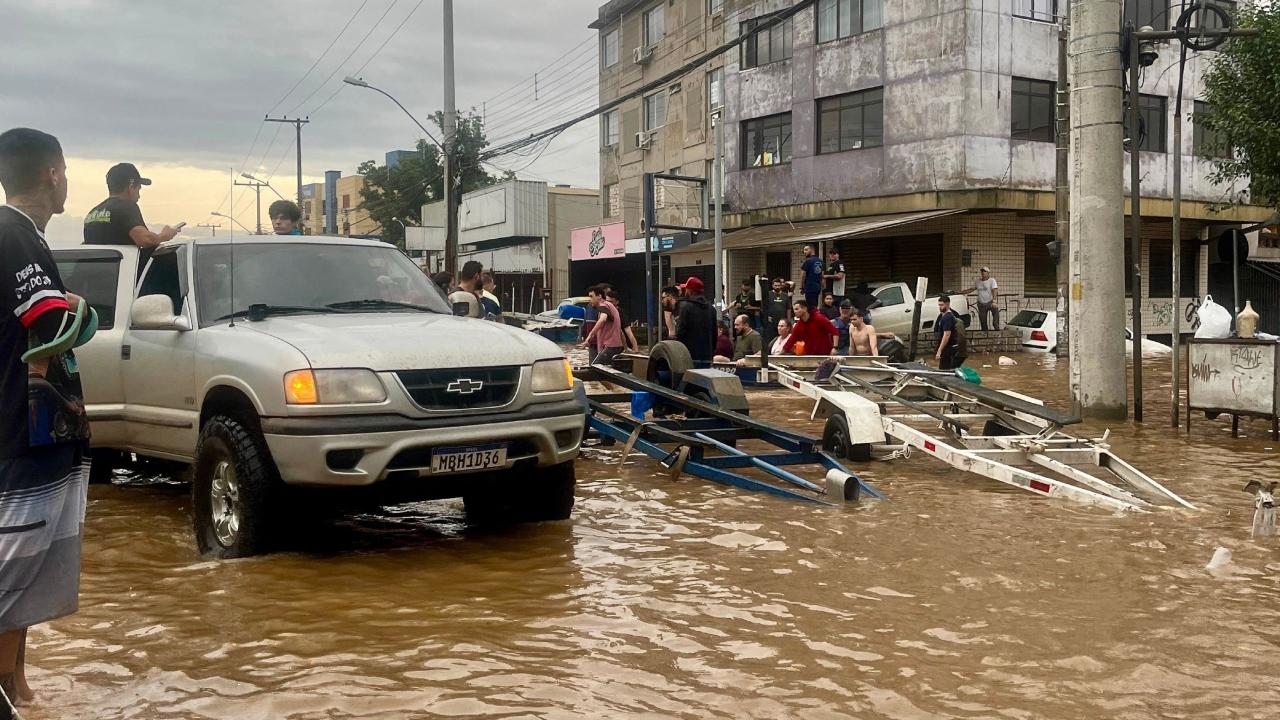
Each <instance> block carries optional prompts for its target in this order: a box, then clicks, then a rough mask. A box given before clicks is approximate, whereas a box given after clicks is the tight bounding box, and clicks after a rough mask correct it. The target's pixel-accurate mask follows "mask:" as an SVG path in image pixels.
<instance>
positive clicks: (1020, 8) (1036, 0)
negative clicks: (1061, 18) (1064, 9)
mask: <svg viewBox="0 0 1280 720" xmlns="http://www.w3.org/2000/svg"><path fill="white" fill-rule="evenodd" d="M1013 16H1014V17H1020V18H1026V19H1028V20H1042V21H1044V22H1053V21H1054V20H1056V19H1057V16H1058V0H1013Z"/></svg>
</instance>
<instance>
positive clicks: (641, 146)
mask: <svg viewBox="0 0 1280 720" xmlns="http://www.w3.org/2000/svg"><path fill="white" fill-rule="evenodd" d="M652 144H653V134H652V133H650V132H649V131H647V130H641V131H640V132H638V133H636V149H638V150H648V149H649V146H650V145H652Z"/></svg>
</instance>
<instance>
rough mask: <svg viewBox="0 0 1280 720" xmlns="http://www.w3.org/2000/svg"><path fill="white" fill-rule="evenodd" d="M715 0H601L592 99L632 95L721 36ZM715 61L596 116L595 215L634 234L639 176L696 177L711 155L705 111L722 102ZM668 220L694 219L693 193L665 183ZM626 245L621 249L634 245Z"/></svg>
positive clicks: (662, 200) (663, 205) (706, 170)
mask: <svg viewBox="0 0 1280 720" xmlns="http://www.w3.org/2000/svg"><path fill="white" fill-rule="evenodd" d="M727 5H728V3H726V2H724V0H656V1H655V0H611V2H608V3H606V4H604V5H602V6H601V7H600V10H599V16H598V17H597V19H596V20H595V22H593V23H591V25H590V27H591V28H593V29H595V30H597V31H598V32H599V35H600V100H601V102H602V103H606V102H610V101H612V100H614V99H616V98H618V97H620V96H622V95H625V94H626V93H629V92H632V91H634V90H635V89H636V88H638V87H641V86H643V85H644V84H646V83H649V82H651V81H653V80H655V79H657V78H659V77H661V76H663V75H665V74H667V73H669V72H671V71H672V70H675V69H676V68H678V67H680V66H681V65H683V64H684V63H686V62H688V61H689V60H690V59H691V58H693V57H696V56H697V55H699V54H701V53H704V52H706V51H707V50H709V49H711V48H714V47H715V46H717V45H719V44H721V43H722V42H724V36H725V30H726V27H727V24H726V20H725V18H726V17H728V10H727ZM722 65H723V62H722V61H716V62H713V63H710V64H708V65H706V66H704V67H702V68H700V69H698V70H696V71H694V72H693V73H692V74H690V75H688V76H686V77H684V78H683V79H681V80H680V81H678V82H676V83H672V84H671V85H669V86H667V87H665V88H660V89H657V90H656V91H654V92H652V93H649V94H648V95H646V96H644V97H643V98H635V99H632V100H629V101H627V102H625V103H623V105H622V106H621V107H619V108H617V109H615V110H613V111H611V112H609V113H606V114H605V115H604V116H603V117H601V119H600V199H601V204H602V206H603V208H602V212H603V214H604V218H603V219H604V220H605V221H620V222H623V223H625V226H626V236H627V238H629V239H632V240H635V239H638V238H640V237H641V235H642V233H641V229H640V220H641V214H642V213H641V203H642V200H643V196H642V194H641V183H642V178H643V176H644V173H647V172H653V173H672V174H682V175H690V176H697V177H706V176H708V175H709V174H710V170H711V161H712V158H713V157H714V152H715V147H714V143H713V140H714V131H713V126H712V124H711V113H712V110H713V108H716V107H718V106H719V105H721V104H722V102H723V100H722V97H723V87H724V76H723V69H722ZM657 203H658V205H659V212H660V214H661V215H662V217H663V218H664V219H667V220H670V221H672V222H673V223H674V222H676V221H679V222H680V223H682V224H685V223H687V224H699V223H700V222H701V216H702V212H703V208H702V203H701V201H700V200H698V199H697V198H696V197H695V194H694V193H691V192H681V191H680V190H679V189H678V188H675V187H669V188H665V189H664V191H660V193H659V194H658V196H657ZM643 247H644V246H643V244H637V243H631V245H630V246H629V248H628V249H629V251H631V252H633V253H634V252H636V251H641V252H642V251H643Z"/></svg>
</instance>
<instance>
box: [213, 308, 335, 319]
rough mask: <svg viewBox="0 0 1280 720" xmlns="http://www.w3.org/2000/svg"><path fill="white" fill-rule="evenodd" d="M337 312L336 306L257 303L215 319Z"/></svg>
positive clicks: (329, 313)
mask: <svg viewBox="0 0 1280 720" xmlns="http://www.w3.org/2000/svg"><path fill="white" fill-rule="evenodd" d="M336 312H338V311H337V310H336V309H334V308H330V307H312V306H310V305H263V304H255V305H250V306H249V307H248V308H247V309H245V310H237V311H236V312H233V313H230V314H228V315H223V316H222V317H220V318H218V319H217V320H214V322H221V321H223V320H230V319H231V318H242V317H249V316H250V315H252V316H254V317H255V318H256V317H258V316H261V317H266V316H268V315H299V314H303V313H322V314H326V315H332V314H333V313H336ZM250 319H253V318H250Z"/></svg>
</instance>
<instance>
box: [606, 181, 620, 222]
mask: <svg viewBox="0 0 1280 720" xmlns="http://www.w3.org/2000/svg"><path fill="white" fill-rule="evenodd" d="M621 215H622V196H621V193H620V192H619V191H618V183H613V184H612V185H605V186H604V216H605V217H606V218H616V217H620V216H621Z"/></svg>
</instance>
